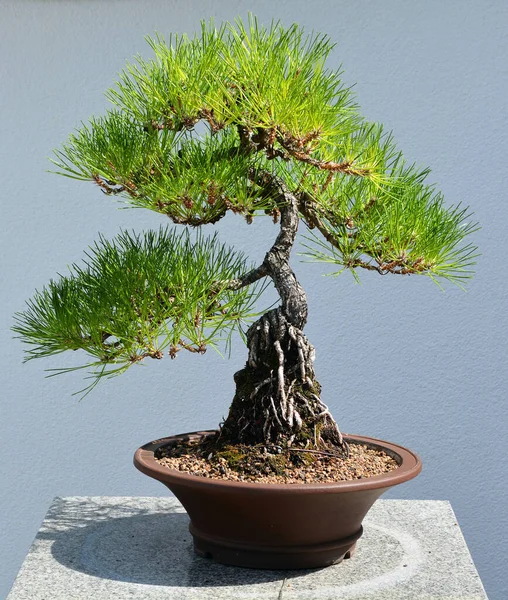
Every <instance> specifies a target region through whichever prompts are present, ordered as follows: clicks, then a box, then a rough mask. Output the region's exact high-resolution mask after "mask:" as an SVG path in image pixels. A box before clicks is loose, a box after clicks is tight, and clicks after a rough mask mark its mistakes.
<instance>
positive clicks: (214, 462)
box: [155, 442, 398, 483]
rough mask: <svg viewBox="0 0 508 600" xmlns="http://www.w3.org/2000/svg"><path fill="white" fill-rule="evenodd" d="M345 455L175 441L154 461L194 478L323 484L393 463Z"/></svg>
mask: <svg viewBox="0 0 508 600" xmlns="http://www.w3.org/2000/svg"><path fill="white" fill-rule="evenodd" d="M349 447H350V452H349V457H348V458H345V457H335V456H328V455H325V454H319V453H314V452H306V451H301V450H298V449H293V450H289V451H283V450H281V449H280V448H278V449H274V450H273V451H268V450H267V449H266V448H264V447H259V446H234V447H233V446H228V447H226V448H222V449H220V450H218V451H216V452H214V451H213V450H211V449H210V446H209V445H206V443H205V445H201V443H199V442H198V443H197V442H180V443H178V444H176V445H172V446H164V447H162V448H160V449H159V450H158V451H157V453H156V455H155V459H156V460H157V462H158V463H159V464H161V465H163V466H165V467H168V468H169V469H175V470H177V471H182V472H184V473H189V474H191V475H196V476H198V477H209V478H213V479H223V480H228V481H247V482H251V483H326V482H334V481H347V480H355V479H363V478H365V477H372V476H374V475H381V474H383V473H387V472H389V471H393V470H394V469H396V468H397V467H398V464H397V462H396V461H395V460H394V459H393V458H392V457H391V456H389V455H388V454H386V453H385V452H383V451H382V450H377V449H375V448H372V447H369V446H366V445H364V444H357V443H352V442H350V444H349Z"/></svg>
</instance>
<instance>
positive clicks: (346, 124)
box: [15, 16, 477, 376]
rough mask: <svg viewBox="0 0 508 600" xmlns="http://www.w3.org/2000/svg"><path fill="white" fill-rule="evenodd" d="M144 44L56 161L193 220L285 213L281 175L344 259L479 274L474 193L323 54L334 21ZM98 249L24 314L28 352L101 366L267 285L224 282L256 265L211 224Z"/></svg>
mask: <svg viewBox="0 0 508 600" xmlns="http://www.w3.org/2000/svg"><path fill="white" fill-rule="evenodd" d="M147 42H148V44H149V46H150V48H151V51H152V52H153V58H152V59H149V60H147V59H144V58H142V57H141V56H137V57H136V58H135V61H134V62H133V63H131V64H128V65H127V66H126V67H125V69H124V70H123V71H122V72H121V73H120V74H119V77H118V81H117V82H116V84H115V86H114V87H113V88H112V89H110V90H108V91H107V93H106V95H107V97H108V98H109V100H110V101H111V102H112V104H113V108H112V109H111V110H109V111H107V112H106V114H105V115H104V116H101V117H93V118H92V119H90V121H89V122H88V123H82V125H81V127H80V128H78V129H77V130H76V131H75V132H74V133H73V134H72V135H71V136H70V137H69V140H68V141H67V142H66V143H65V144H64V145H63V146H62V147H61V148H60V149H59V150H56V151H55V155H54V157H53V163H54V165H55V166H56V169H57V171H56V172H57V173H60V174H62V175H65V176H67V177H71V178H74V179H78V180H83V181H90V182H93V183H94V184H96V185H97V186H99V187H100V189H101V191H102V192H103V193H104V194H106V195H108V196H118V197H119V198H120V199H121V200H122V201H123V202H125V203H127V205H129V206H132V207H138V208H147V209H150V210H153V211H156V212H159V213H161V214H163V215H166V216H167V217H169V218H170V219H171V220H172V221H173V222H174V223H178V224H185V225H190V226H193V227H197V226H200V225H204V224H210V223H215V222H217V221H218V220H219V219H221V218H222V217H224V215H225V214H226V213H227V212H228V211H231V212H233V213H235V214H239V215H243V216H244V217H245V218H246V219H247V220H248V221H249V222H250V221H251V220H252V218H253V217H255V216H257V215H263V214H265V213H268V214H271V215H272V217H273V219H274V221H275V222H276V221H277V219H278V217H279V215H280V209H281V206H280V205H279V202H280V198H279V195H278V193H277V192H276V187H277V186H275V187H274V186H273V185H272V186H266V185H263V181H265V182H266V181H267V180H268V179H270V178H271V179H272V180H273V181H279V182H280V181H282V182H284V185H285V186H286V188H285V189H287V190H288V191H289V192H290V193H291V194H293V196H294V197H295V198H296V199H297V204H298V210H299V215H300V218H301V219H302V220H303V221H304V222H305V223H306V225H307V226H308V228H309V235H308V238H307V242H306V244H305V247H306V254H307V255H308V256H310V257H311V258H312V259H313V260H317V261H324V262H327V263H330V264H332V265H334V268H335V267H337V268H336V270H335V273H337V274H338V273H341V272H342V271H344V270H350V271H351V272H352V273H353V274H354V275H355V277H358V276H357V270H359V269H360V268H363V269H367V270H371V271H377V272H378V273H380V274H386V273H393V274H401V275H411V274H416V275H427V276H429V277H431V278H432V279H434V280H436V281H439V280H442V279H448V280H450V281H452V282H454V283H457V284H459V285H461V284H462V283H463V282H464V281H465V280H466V279H467V278H468V277H470V276H471V268H472V266H473V265H474V259H475V256H476V254H475V252H476V249H475V247H474V246H473V245H472V244H470V243H468V242H467V240H466V237H467V236H468V235H469V234H470V233H472V232H473V231H475V230H476V229H477V225H476V224H475V223H474V222H472V221H471V219H470V215H469V211H468V209H466V208H463V207H461V206H455V207H453V206H452V207H447V206H446V205H445V203H444V200H443V197H442V194H441V193H440V192H439V191H437V190H436V189H435V188H434V187H433V186H432V185H429V183H428V182H427V177H428V174H429V170H428V169H418V168H417V167H415V166H414V165H408V164H407V163H406V162H405V160H404V158H403V156H402V153H401V152H400V151H399V150H398V149H397V147H396V145H395V143H394V140H393V137H392V136H391V134H390V133H386V132H385V131H384V130H383V127H382V126H381V125H379V124H376V123H369V122H367V121H366V120H365V119H363V117H362V116H361V115H360V113H359V109H358V106H357V105H356V102H355V98H354V95H353V93H352V91H351V88H350V87H348V86H347V85H345V84H344V82H343V80H342V73H341V71H340V69H330V68H328V67H327V66H326V61H327V58H328V57H329V54H330V52H331V50H332V49H333V47H334V45H333V44H332V43H331V42H330V40H329V38H328V37H327V36H324V35H320V34H311V35H308V34H306V33H305V32H304V31H303V29H302V28H300V27H298V26H297V25H292V26H290V27H288V28H284V27H283V26H282V25H281V24H280V23H272V24H271V25H270V26H268V27H264V26H261V25H260V24H259V23H258V22H257V20H256V19H255V18H254V17H252V16H251V17H249V19H248V21H247V23H244V22H242V21H241V20H237V21H236V22H235V23H226V24H223V25H221V26H220V27H218V28H216V27H215V26H214V23H213V21H210V22H208V23H205V22H203V23H202V27H201V32H200V34H198V35H196V36H195V37H192V38H191V37H188V36H186V35H171V36H170V37H169V39H168V41H167V42H166V41H165V40H164V38H163V37H162V36H160V35H157V36H156V37H155V38H147ZM279 189H280V187H279ZM88 260H89V262H88V264H87V265H86V266H85V267H80V266H77V265H73V266H72V267H71V275H70V276H69V277H62V278H61V279H60V280H58V281H52V282H50V284H49V285H48V286H47V287H46V288H44V289H43V290H42V291H41V292H37V293H36V295H35V296H34V298H33V299H32V300H31V301H30V302H29V303H28V308H27V310H26V311H25V312H23V313H20V314H18V316H17V325H16V327H15V331H17V332H18V333H19V334H20V336H21V337H22V339H23V340H24V341H25V342H27V343H28V344H29V345H30V350H29V351H28V357H29V358H34V357H39V356H46V355H49V354H55V353H58V352H62V351H63V350H66V349H73V350H77V349H81V350H85V351H86V352H88V354H89V355H91V356H92V357H93V362H92V363H89V365H88V366H91V367H92V369H93V370H94V373H95V375H97V374H99V376H100V375H101V374H104V372H107V373H118V372H123V371H124V370H125V369H127V368H128V367H129V366H130V365H131V364H135V363H137V362H139V361H140V360H142V359H143V358H145V357H149V356H150V357H152V358H159V357H160V353H161V352H163V350H165V349H169V352H170V354H171V355H172V356H174V355H175V353H176V352H177V351H178V350H179V349H180V348H187V349H192V350H194V351H201V350H202V349H203V348H204V347H205V346H206V345H207V344H208V345H212V346H213V345H217V343H218V341H219V337H220V336H222V335H225V336H226V338H227V337H228V336H229V335H230V333H231V331H232V330H233V329H235V328H238V324H239V323H240V322H241V321H242V320H243V319H245V318H247V317H248V316H249V314H251V312H252V306H253V305H252V302H253V301H254V299H255V297H256V296H257V293H258V290H257V289H256V288H253V289H251V288H247V287H243V284H242V286H237V287H234V286H233V287H231V286H229V287H228V284H227V283H224V285H222V284H221V283H220V282H227V281H228V280H235V279H240V280H241V279H242V276H243V275H245V274H246V273H247V272H248V269H247V268H246V265H245V261H244V258H243V257H241V256H240V255H238V254H236V253H234V251H232V250H229V249H226V248H225V247H223V246H220V245H219V244H218V242H217V240H216V238H215V237H214V238H211V239H207V238H204V237H202V236H201V234H199V235H198V237H197V238H196V241H195V242H191V238H190V237H188V236H186V234H185V235H183V236H177V235H176V234H174V233H172V232H169V231H167V230H161V231H159V232H158V233H157V232H148V233H146V234H144V235H142V236H137V235H135V234H129V233H123V234H121V235H120V236H119V237H118V238H117V239H116V240H114V241H112V242H108V241H106V240H105V239H103V238H101V239H100V241H99V242H98V243H97V244H96V245H95V246H94V247H93V248H92V249H91V250H90V253H89V254H88ZM257 273H258V274H259V271H257ZM265 275H266V273H265ZM252 281H254V279H253V280H252ZM249 283H251V280H249ZM247 289H249V290H250V291H246V290H247Z"/></svg>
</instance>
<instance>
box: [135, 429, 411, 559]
mask: <svg viewBox="0 0 508 600" xmlns="http://www.w3.org/2000/svg"><path fill="white" fill-rule="evenodd" d="M213 433H215V432H213V431H196V432H192V433H185V434H181V435H175V436H172V437H168V438H164V439H160V440H156V441H154V442H150V443H149V444H146V445H144V446H142V447H141V448H139V450H138V451H137V452H136V454H135V456H134V464H135V466H136V467H137V468H138V469H139V470H140V471H142V472H143V473H145V474H146V475H149V476H150V477H153V478H154V479H157V480H159V481H160V482H162V483H163V484H164V485H166V486H167V487H168V488H169V489H170V490H171V491H172V492H173V493H174V494H175V496H176V497H177V498H178V499H179V500H180V502H181V503H182V504H183V506H184V507H185V509H186V510H187V513H188V514H189V517H190V521H191V522H190V525H189V529H190V532H191V533H192V535H193V537H194V548H195V550H196V552H197V553H198V554H200V555H203V556H211V557H212V558H214V559H215V560H216V561H218V562H220V563H225V564H230V565H237V566H241V567H254V568H263V569H301V568H314V567H324V566H328V565H331V564H334V563H337V562H340V561H341V560H342V559H343V558H344V557H348V556H349V555H350V554H351V553H352V551H353V550H354V545H355V543H356V540H357V539H358V538H359V537H360V536H361V535H362V520H363V518H364V517H365V515H366V514H367V512H368V510H369V509H370V507H371V506H372V505H373V504H374V502H375V501H376V500H377V498H379V496H381V494H382V493H383V492H385V491H386V490H388V489H389V488H391V487H393V486H394V485H397V484H399V483H403V482H405V481H408V480H410V479H412V478H413V477H416V475H418V473H420V471H421V468H422V465H421V461H420V459H419V458H418V456H417V455H416V454H414V453H413V452H411V451H410V450H408V449H407V448H404V447H402V446H398V445H397V444H392V443H390V442H384V441H382V440H377V439H374V438H368V437H362V436H347V437H346V439H347V440H348V441H351V442H353V443H354V442H360V443H362V444H367V445H369V446H372V447H375V448H381V449H383V450H384V451H385V452H387V453H388V454H390V455H391V456H392V457H393V458H394V459H395V460H396V461H397V462H398V463H399V465H400V466H399V468H397V469H395V470H394V471H391V472H390V473H385V474H383V475H377V476H375V477H368V478H366V479H358V480H354V481H340V482H337V483H302V484H262V483H246V482H241V481H240V482H237V481H224V480H219V479H209V478H206V477H197V476H195V475H189V474H186V473H182V472H180V471H176V470H173V469H168V468H167V467H163V466H161V465H159V463H157V461H156V460H155V459H154V453H155V452H156V451H157V449H158V448H160V447H161V446H166V445H168V444H172V443H175V442H177V441H178V440H181V439H182V438H189V437H190V438H192V437H196V438H198V437H202V436H203V435H211V434H213Z"/></svg>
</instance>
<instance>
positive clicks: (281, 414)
mask: <svg viewBox="0 0 508 600" xmlns="http://www.w3.org/2000/svg"><path fill="white" fill-rule="evenodd" d="M247 342H248V347H249V358H248V361H247V365H246V366H245V368H244V369H243V370H241V371H239V372H238V373H236V375H235V381H236V383H237V392H236V395H235V398H234V400H233V404H232V406H231V409H230V412H229V415H228V417H227V419H226V420H225V421H224V423H223V424H222V427H221V433H220V437H221V438H222V439H223V441H225V442H226V441H227V443H230V444H241V443H244V444H245V443H246V444H259V443H264V444H265V445H273V444H280V445H283V446H285V447H290V446H294V449H295V451H296V450H303V449H306V448H308V446H309V445H310V446H312V447H313V448H314V450H313V451H316V452H318V451H324V452H326V451H329V452H330V451H331V452H332V454H333V453H334V450H336V449H337V448H340V449H341V451H342V453H343V454H346V455H347V454H348V446H347V443H346V442H345V440H344V438H343V436H342V434H341V432H340V430H339V428H338V426H337V423H336V422H335V420H334V419H333V417H332V415H331V414H330V410H329V409H328V406H326V404H325V403H324V402H323V401H322V400H321V398H320V396H319V393H320V389H321V388H320V385H319V383H318V382H317V381H316V378H315V374H314V368H313V360H314V348H313V347H312V345H311V344H310V343H309V341H308V340H307V338H306V337H305V335H304V334H303V332H302V331H301V330H300V329H299V328H297V327H295V326H294V325H291V324H290V323H289V322H288V321H287V319H286V318H285V316H284V314H283V312H282V310H281V309H280V308H277V309H274V310H272V311H270V312H268V313H267V314H265V315H263V316H262V317H261V318H260V319H259V320H258V321H257V322H256V323H254V325H252V326H251V328H250V329H249V331H248V332H247ZM335 454H336V452H335Z"/></svg>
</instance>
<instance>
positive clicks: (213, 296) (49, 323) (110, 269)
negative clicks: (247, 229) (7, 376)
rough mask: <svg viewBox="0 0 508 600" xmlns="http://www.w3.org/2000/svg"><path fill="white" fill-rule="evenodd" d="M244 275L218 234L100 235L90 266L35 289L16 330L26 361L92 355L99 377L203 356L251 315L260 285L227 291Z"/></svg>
mask: <svg viewBox="0 0 508 600" xmlns="http://www.w3.org/2000/svg"><path fill="white" fill-rule="evenodd" d="M246 270H248V265H247V264H246V261H245V258H244V257H243V255H242V254H241V253H237V252H233V251H232V250H230V249H229V248H228V247H226V246H225V245H222V244H220V243H219V242H218V239H217V237H216V236H213V237H211V238H205V237H203V236H202V235H201V234H198V235H197V236H196V238H195V239H194V240H193V239H192V238H191V236H190V235H189V233H188V231H186V230H185V231H183V232H182V233H180V234H178V233H177V232H175V231H171V230H168V229H160V230H159V231H157V232H154V231H149V232H146V233H144V234H142V235H136V234H134V233H130V232H123V233H121V234H120V235H119V236H118V237H117V238H116V239H114V240H113V241H108V240H106V239H104V238H103V237H101V238H100V239H99V241H98V242H96V243H95V244H94V246H92V247H91V248H90V249H89V251H88V252H87V263H86V264H85V265H84V266H82V265H78V264H73V265H72V266H71V267H70V275H69V276H65V277H60V278H59V279H58V280H55V281H51V282H50V283H49V285H48V286H46V287H45V288H43V289H42V290H41V291H39V292H36V294H35V295H34V297H33V298H32V299H31V300H30V301H29V302H28V303H27V304H28V306H27V309H26V310H25V311H24V312H21V313H18V314H17V315H16V317H15V318H16V325H15V326H14V328H13V329H14V331H15V332H16V333H18V334H19V336H20V338H21V339H22V341H23V342H25V343H26V344H28V345H29V346H30V348H29V350H28V351H27V360H30V359H32V358H38V357H42V356H48V355H52V354H58V353H60V352H63V351H65V350H84V351H85V352H87V353H88V355H90V356H91V357H92V358H93V359H94V360H92V362H90V363H87V364H85V365H83V366H84V367H88V368H89V369H91V373H92V374H93V375H94V376H96V377H100V376H102V375H107V374H118V373H120V372H123V371H125V370H126V369H128V368H129V367H130V366H131V365H133V364H136V363H139V362H140V361H142V360H143V359H144V358H147V357H150V358H156V359H160V358H162V357H163V354H164V352H166V351H169V354H170V356H172V357H173V358H174V357H175V356H176V353H177V352H179V351H180V350H181V349H186V350H190V351H191V352H198V353H203V352H204V351H205V350H206V347H207V346H210V345H211V346H217V345H219V344H220V343H221V342H223V341H224V340H227V339H229V337H230V335H231V333H232V332H233V331H234V330H235V329H238V328H239V327H240V326H241V324H242V322H243V321H245V320H247V319H249V318H251V317H252V316H253V304H254V302H255V300H256V298H257V296H258V295H259V292H260V289H259V286H258V288H256V286H251V287H249V288H244V289H242V290H238V291H235V292H233V291H232V290H229V289H228V287H227V285H228V282H230V281H231V280H232V279H235V278H236V277H238V276H239V275H241V274H242V273H244V272H245V271H246Z"/></svg>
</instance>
